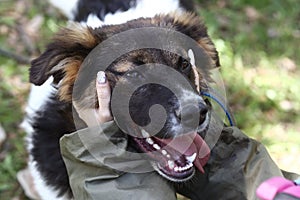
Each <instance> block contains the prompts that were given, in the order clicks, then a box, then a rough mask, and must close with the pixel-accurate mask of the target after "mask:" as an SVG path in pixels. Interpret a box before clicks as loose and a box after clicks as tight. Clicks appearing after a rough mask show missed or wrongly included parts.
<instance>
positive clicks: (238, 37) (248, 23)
mask: <svg viewBox="0 0 300 200" xmlns="http://www.w3.org/2000/svg"><path fill="white" fill-rule="evenodd" d="M198 2H199V6H198V10H199V13H200V15H201V16H202V17H203V19H204V21H205V23H206V24H207V26H208V29H209V33H210V35H211V37H212V39H213V41H214V43H215V44H216V46H217V50H218V51H219V53H220V60H221V65H222V68H221V73H222V76H223V79H224V82H225V85H226V89H227V99H228V100H229V104H230V107H231V108H232V110H233V112H234V114H235V118H236V120H237V124H238V127H239V128H241V129H242V130H243V131H244V132H245V133H246V134H248V135H249V136H251V137H253V138H256V139H257V140H259V141H261V142H262V143H264V144H265V145H266V146H267V148H268V150H269V152H270V153H271V156H272V157H273V158H274V160H275V161H276V162H277V163H278V165H279V166H280V167H281V168H283V169H285V170H290V171H294V172H298V173H300V159H299V154H300V145H299V144H300V134H299V133H300V115H299V114H300V87H299V86H300V66H299V65H300V54H299V47H300V4H299V1H298V0H285V1H283V0H233V1H230V0H212V1H204V0H198ZM208 2H209V3H208ZM65 23H66V18H64V17H63V16H62V15H61V14H60V13H59V11H57V10H56V9H54V8H53V7H51V6H49V5H48V3H47V2H46V1H39V0H14V1H10V0H0V124H1V126H2V127H3V129H4V132H5V133H6V134H3V131H1V130H0V199H1V200H6V199H13V200H19V199H20V200H22V199H26V198H25V196H24V194H23V191H22V189H21V188H20V186H19V184H18V182H17V181H16V173H17V172H18V170H20V169H22V168H24V167H25V166H26V159H27V153H26V151H25V142H24V135H25V134H24V132H23V131H22V130H21V129H20V128H19V124H20V122H21V121H22V118H23V114H24V108H25V106H26V98H27V96H28V92H29V88H30V85H29V83H28V66H29V64H28V61H29V60H30V59H32V58H35V57H37V56H38V55H39V54H40V53H41V52H42V51H43V49H44V48H45V45H46V44H47V42H49V40H50V38H51V36H52V35H53V34H54V33H55V32H56V31H57V30H58V28H59V27H60V26H63V25H64V24H65ZM1 136H6V139H5V140H2V139H1Z"/></svg>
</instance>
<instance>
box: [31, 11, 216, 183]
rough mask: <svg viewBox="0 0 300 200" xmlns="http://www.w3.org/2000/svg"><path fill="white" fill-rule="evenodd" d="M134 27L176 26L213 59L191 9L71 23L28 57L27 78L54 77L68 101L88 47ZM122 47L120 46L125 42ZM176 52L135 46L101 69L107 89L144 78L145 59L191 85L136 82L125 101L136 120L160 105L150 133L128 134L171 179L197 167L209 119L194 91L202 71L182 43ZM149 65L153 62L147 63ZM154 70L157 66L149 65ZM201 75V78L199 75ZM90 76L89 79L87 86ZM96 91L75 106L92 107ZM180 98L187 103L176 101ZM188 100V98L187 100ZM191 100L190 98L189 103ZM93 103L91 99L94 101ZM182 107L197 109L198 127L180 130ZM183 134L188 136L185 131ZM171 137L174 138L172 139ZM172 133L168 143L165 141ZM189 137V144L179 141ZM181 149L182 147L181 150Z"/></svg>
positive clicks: (189, 113)
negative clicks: (119, 21) (112, 22)
mask: <svg viewBox="0 0 300 200" xmlns="http://www.w3.org/2000/svg"><path fill="white" fill-rule="evenodd" d="M140 27H160V28H167V29H171V30H176V31H179V32H181V33H183V34H185V35H187V36H189V37H191V38H192V39H194V40H195V41H196V42H197V43H198V45H199V48H202V49H203V50H204V51H205V52H206V54H207V55H208V56H209V58H210V62H211V65H212V66H213V67H217V66H218V65H219V61H218V55H217V52H216V50H215V48H214V46H213V44H212V42H211V40H210V39H209V37H208V36H207V32H206V28H205V27H204V26H203V24H202V23H201V21H200V20H199V19H198V17H197V16H194V15H191V14H173V15H166V16H156V17H154V18H152V19H138V20H134V21H132V22H128V23H126V24H123V25H116V26H107V27H102V28H100V29H95V30H93V29H89V28H84V27H81V26H78V25H76V26H73V27H71V28H68V29H64V30H62V31H61V32H60V33H59V34H58V35H57V36H56V37H55V38H54V42H53V43H51V44H50V45H49V46H48V48H47V50H46V51H45V53H44V54H42V55H41V56H40V57H39V58H37V59H36V60H34V61H33V62H32V66H31V69H30V80H31V82H32V83H34V84H37V85H40V84H42V83H43V82H44V81H45V80H47V78H48V77H49V76H51V75H52V76H53V77H54V82H55V83H57V84H58V87H59V95H60V98H61V100H62V101H66V102H72V92H73V86H74V83H75V80H76V78H77V76H78V72H79V70H80V68H81V64H82V62H83V60H84V59H85V57H86V56H87V55H88V54H89V52H90V51H91V50H92V49H93V48H95V47H96V46H97V45H98V44H99V43H101V42H102V41H104V40H105V39H107V38H108V37H110V36H111V35H114V34H117V33H120V32H122V31H125V30H129V29H133V28H140ZM125 48H126V47H125ZM181 52H183V53H182V55H177V54H175V53H172V52H168V51H165V50H159V49H139V50H135V51H131V52H129V53H127V54H125V55H123V56H121V57H120V58H118V59H116V60H115V61H114V62H113V63H112V64H111V65H110V66H108V67H107V69H106V74H107V77H108V80H109V83H110V85H111V88H112V91H113V90H114V87H115V86H116V84H118V83H126V84H127V85H129V86H130V85H133V86H134V84H135V83H136V82H139V81H142V80H143V79H145V78H147V73H148V72H149V71H151V70H153V69H152V67H151V65H150V66H148V68H145V69H144V70H142V71H141V70H138V69H139V67H140V66H143V65H147V64H153V63H156V64H161V65H164V66H168V67H170V68H172V69H173V70H176V71H177V72H179V73H180V74H181V75H182V76H184V77H185V78H186V80H188V81H189V82H190V83H191V86H192V87H193V88H194V89H193V90H192V91H191V90H186V89H184V88H180V87H181V86H180V85H178V87H179V91H180V92H179V94H176V95H175V94H174V93H173V92H172V91H171V90H170V89H168V88H167V87H164V86H162V85H159V84H155V83H149V84H145V85H143V86H141V87H139V88H138V89H137V90H136V91H135V92H134V93H133V94H132V98H131V99H130V102H129V112H130V116H131V118H132V120H133V121H134V122H135V124H137V125H138V126H141V127H144V126H147V125H148V124H149V123H150V122H151V119H150V117H149V110H150V108H151V107H152V106H153V105H156V104H159V105H161V106H163V107H164V109H165V111H166V121H165V124H164V126H163V128H162V129H161V130H160V131H159V132H158V133H157V134H156V135H155V136H152V134H151V133H150V134H149V135H148V136H145V137H132V136H130V139H131V140H132V141H133V143H134V146H135V148H137V149H138V151H141V152H146V153H147V154H148V155H149V156H150V157H151V158H152V160H153V161H152V164H153V166H154V168H155V169H156V170H157V171H158V172H159V173H160V174H161V175H163V176H164V177H165V178H167V179H169V180H172V181H184V180H187V179H189V178H190V177H191V176H192V175H193V174H194V166H196V167H198V168H199V169H200V170H201V168H202V166H203V163H205V162H206V161H207V157H205V158H202V160H201V159H198V158H197V157H198V153H199V152H197V151H199V149H200V147H199V145H200V146H201V143H202V139H200V136H199V135H198V134H197V132H198V133H199V134H202V133H204V132H205V130H206V129H207V127H208V125H209V105H207V102H205V101H204V99H203V98H202V97H201V96H200V95H199V90H201V89H203V88H205V87H206V84H205V83H206V81H208V80H209V77H207V76H208V75H207V74H206V73H205V72H206V71H207V70H209V69H203V71H201V70H198V69H196V67H195V66H193V63H191V61H192V60H193V59H194V58H192V57H191V55H190V54H189V53H188V49H181ZM153 67H154V66H153ZM155 70H156V71H157V75H158V76H159V75H160V69H159V68H157V69H155ZM204 77H205V78H204ZM93 85H94V81H91V82H90V87H93ZM95 94H96V92H94V94H92V95H90V96H84V95H83V96H84V97H83V98H81V99H77V100H78V101H79V100H80V101H81V103H79V104H78V105H79V106H82V107H86V108H92V107H94V106H95V103H94V101H92V100H94V99H95V98H94V97H95ZM180 101H181V102H183V103H184V104H185V105H187V106H186V107H184V108H181V107H180ZM190 102H193V103H190ZM195 102H196V103H195ZM96 105H97V103H96ZM182 109H185V112H184V113H185V116H184V117H185V118H187V119H189V118H190V119H192V118H193V116H195V115H198V116H199V120H198V122H197V123H198V124H197V125H198V127H197V129H196V130H194V131H189V132H184V131H183V130H182V128H181V118H182V117H183V116H182V113H183V112H182ZM186 135H188V136H186ZM174 138H175V139H174ZM172 139H173V145H169V144H170V143H171V142H170V141H171V140H172ZM187 142H188V143H189V145H190V146H189V147H186V148H184V147H182V146H184V144H186V143H187ZM183 149H184V150H183Z"/></svg>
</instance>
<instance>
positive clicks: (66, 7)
mask: <svg viewBox="0 0 300 200" xmlns="http://www.w3.org/2000/svg"><path fill="white" fill-rule="evenodd" d="M49 1H50V3H51V4H52V5H53V6H55V7H57V8H58V9H60V10H61V11H62V13H63V14H64V15H66V16H67V17H68V18H69V19H70V20H73V19H74V17H75V16H74V14H75V10H76V7H77V3H78V0H49Z"/></svg>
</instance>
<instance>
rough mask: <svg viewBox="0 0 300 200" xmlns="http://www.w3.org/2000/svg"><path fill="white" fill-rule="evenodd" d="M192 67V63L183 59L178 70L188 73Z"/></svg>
mask: <svg viewBox="0 0 300 200" xmlns="http://www.w3.org/2000/svg"><path fill="white" fill-rule="evenodd" d="M191 68H192V65H191V63H190V62H189V61H187V60H183V61H182V63H181V67H180V70H181V71H182V72H185V73H188V72H189V71H190V70H191Z"/></svg>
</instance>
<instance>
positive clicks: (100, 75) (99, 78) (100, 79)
mask: <svg viewBox="0 0 300 200" xmlns="http://www.w3.org/2000/svg"><path fill="white" fill-rule="evenodd" d="M97 82H98V83H99V84H104V83H106V76H105V73H104V72H103V71H99V72H98V73H97Z"/></svg>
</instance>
